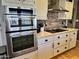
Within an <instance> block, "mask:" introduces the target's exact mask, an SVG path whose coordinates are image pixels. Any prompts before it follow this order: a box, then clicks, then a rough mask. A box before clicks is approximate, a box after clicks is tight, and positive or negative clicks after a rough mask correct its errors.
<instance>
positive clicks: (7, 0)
mask: <svg viewBox="0 0 79 59" xmlns="http://www.w3.org/2000/svg"><path fill="white" fill-rule="evenodd" d="M3 1H5V2H6V3H18V2H19V0H3Z"/></svg>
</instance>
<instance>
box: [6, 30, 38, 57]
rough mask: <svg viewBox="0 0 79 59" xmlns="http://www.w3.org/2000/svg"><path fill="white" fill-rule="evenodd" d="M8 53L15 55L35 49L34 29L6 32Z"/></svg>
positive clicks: (11, 55)
mask: <svg viewBox="0 0 79 59" xmlns="http://www.w3.org/2000/svg"><path fill="white" fill-rule="evenodd" d="M7 44H8V54H9V56H10V57H17V56H20V55H23V54H26V53H29V52H32V51H34V50H37V40H36V31H24V32H15V33H9V34H7Z"/></svg>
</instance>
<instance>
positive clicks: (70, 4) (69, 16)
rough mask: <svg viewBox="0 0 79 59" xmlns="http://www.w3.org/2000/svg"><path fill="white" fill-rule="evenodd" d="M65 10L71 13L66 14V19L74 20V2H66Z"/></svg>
mask: <svg viewBox="0 0 79 59" xmlns="http://www.w3.org/2000/svg"><path fill="white" fill-rule="evenodd" d="M65 9H67V10H68V11H69V12H65V15H66V19H72V14H73V2H68V1H66V3H65Z"/></svg>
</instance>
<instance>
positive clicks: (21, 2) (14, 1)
mask: <svg viewBox="0 0 79 59" xmlns="http://www.w3.org/2000/svg"><path fill="white" fill-rule="evenodd" d="M1 1H2V5H8V6H20V7H21V6H22V7H25V6H26V7H34V1H35V0H1Z"/></svg>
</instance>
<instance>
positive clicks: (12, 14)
mask: <svg viewBox="0 0 79 59" xmlns="http://www.w3.org/2000/svg"><path fill="white" fill-rule="evenodd" d="M5 15H6V16H7V20H6V21H7V25H8V27H7V28H9V29H8V30H9V31H13V30H26V29H35V28H37V21H36V16H35V15H34V9H31V8H29V9H28V8H27V9H25V8H12V7H11V8H10V7H9V8H8V12H7V13H6V14H5Z"/></svg>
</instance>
